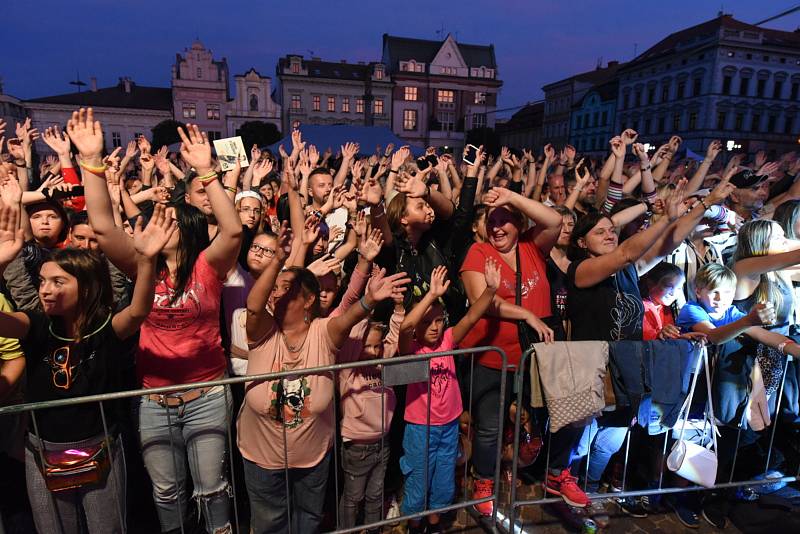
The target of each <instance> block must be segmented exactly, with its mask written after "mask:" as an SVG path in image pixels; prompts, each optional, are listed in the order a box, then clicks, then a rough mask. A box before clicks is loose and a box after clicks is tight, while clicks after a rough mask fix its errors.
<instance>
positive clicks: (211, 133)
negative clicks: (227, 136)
mask: <svg viewBox="0 0 800 534" xmlns="http://www.w3.org/2000/svg"><path fill="white" fill-rule="evenodd" d="M215 139H222V132H219V131H217V132H215V131H209V132H208V140H209V141H214V140H215Z"/></svg>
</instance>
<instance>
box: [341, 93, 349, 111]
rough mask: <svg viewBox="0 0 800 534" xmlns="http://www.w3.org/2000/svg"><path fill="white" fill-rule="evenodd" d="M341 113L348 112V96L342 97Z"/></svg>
mask: <svg viewBox="0 0 800 534" xmlns="http://www.w3.org/2000/svg"><path fill="white" fill-rule="evenodd" d="M342 113H350V97H349V96H343V97H342Z"/></svg>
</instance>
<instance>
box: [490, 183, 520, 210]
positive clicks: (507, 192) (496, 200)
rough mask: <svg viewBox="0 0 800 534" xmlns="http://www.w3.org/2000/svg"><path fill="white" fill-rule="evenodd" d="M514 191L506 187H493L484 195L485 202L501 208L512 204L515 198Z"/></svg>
mask: <svg viewBox="0 0 800 534" xmlns="http://www.w3.org/2000/svg"><path fill="white" fill-rule="evenodd" d="M514 194H515V193H514V192H513V191H512V190H511V189H507V188H505V187H493V188H491V189H490V190H489V191H487V192H486V194H485V195H484V196H483V202H484V203H485V204H486V205H487V206H489V207H492V208H499V207H500V206H505V205H507V204H510V203H511V201H512V200H513V199H514Z"/></svg>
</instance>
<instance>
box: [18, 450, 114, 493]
mask: <svg viewBox="0 0 800 534" xmlns="http://www.w3.org/2000/svg"><path fill="white" fill-rule="evenodd" d="M29 446H30V447H31V448H32V452H33V454H34V457H35V458H36V463H37V464H38V465H39V470H40V471H41V473H42V476H43V477H44V481H45V485H46V486H47V489H48V490H50V491H54V492H55V491H66V490H70V489H74V488H81V487H84V486H88V485H103V484H104V483H105V481H106V479H107V478H108V473H109V471H110V470H111V458H110V454H109V448H110V447H111V444H110V442H109V439H103V440H102V441H100V442H98V443H95V444H92V445H88V446H85V447H81V448H69V449H66V450H59V451H48V450H46V449H45V448H44V447H42V449H41V454H39V452H40V450H37V449H36V446H34V445H33V444H29Z"/></svg>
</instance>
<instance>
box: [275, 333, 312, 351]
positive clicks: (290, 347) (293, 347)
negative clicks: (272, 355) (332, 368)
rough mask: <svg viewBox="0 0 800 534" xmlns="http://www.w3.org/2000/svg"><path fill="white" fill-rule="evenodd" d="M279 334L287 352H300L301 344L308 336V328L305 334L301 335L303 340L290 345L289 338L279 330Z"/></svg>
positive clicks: (304, 342)
mask: <svg viewBox="0 0 800 534" xmlns="http://www.w3.org/2000/svg"><path fill="white" fill-rule="evenodd" d="M281 335H282V336H283V344H284V345H286V350H288V351H289V352H300V350H301V349H302V348H303V345H305V344H306V339H307V338H308V330H306V333H305V335H303V340H302V341H300V343H299V344H298V345H290V344H289V338H287V337H286V334H285V333H283V332H281Z"/></svg>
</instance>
